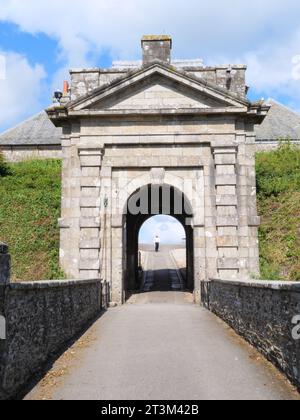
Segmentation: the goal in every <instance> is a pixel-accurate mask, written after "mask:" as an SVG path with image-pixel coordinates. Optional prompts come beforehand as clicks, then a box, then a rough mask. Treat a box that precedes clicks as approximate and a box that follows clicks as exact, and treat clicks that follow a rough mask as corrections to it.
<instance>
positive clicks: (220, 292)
mask: <svg viewBox="0 0 300 420" xmlns="http://www.w3.org/2000/svg"><path fill="white" fill-rule="evenodd" d="M202 303H203V305H204V306H205V307H206V308H207V309H209V310H210V311H211V312H213V313H215V314H216V315H218V316H219V317H220V318H222V319H223V320H224V321H225V322H227V324H229V325H230V326H231V327H232V328H233V329H234V330H235V331H236V332H237V333H238V334H240V335H241V336H243V337H244V338H245V339H246V340H247V341H248V342H250V343H251V344H252V345H254V346H255V347H256V348H257V349H258V350H259V351H260V352H261V353H262V354H263V355H264V356H265V357H266V358H267V359H268V360H269V361H270V362H272V363H273V364H274V365H275V366H276V367H277V368H279V369H280V370H281V371H282V372H283V373H285V374H286V376H287V377H288V378H289V379H290V381H292V382H293V384H295V385H296V386H297V387H298V389H299V390H300V282H281V281H263V280H260V281H255V280H249V281H224V280H222V281H220V280H211V281H208V282H203V283H202Z"/></svg>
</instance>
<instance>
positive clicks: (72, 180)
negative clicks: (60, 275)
mask: <svg viewBox="0 0 300 420" xmlns="http://www.w3.org/2000/svg"><path fill="white" fill-rule="evenodd" d="M63 133H64V135H63V136H62V153H63V162H62V201H61V204H62V209H61V219H60V220H59V226H60V265H61V267H62V268H63V270H64V271H65V273H66V275H67V276H68V277H70V278H78V277H79V258H80V253H79V236H80V228H79V219H80V178H81V171H80V162H79V157H78V150H77V143H78V141H79V139H80V126H79V125H77V124H76V125H74V124H73V126H72V128H71V127H65V128H64V130H63Z"/></svg>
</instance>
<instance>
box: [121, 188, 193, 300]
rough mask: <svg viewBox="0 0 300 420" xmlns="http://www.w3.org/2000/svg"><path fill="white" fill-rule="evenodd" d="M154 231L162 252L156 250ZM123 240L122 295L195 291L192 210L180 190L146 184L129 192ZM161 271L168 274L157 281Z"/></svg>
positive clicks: (162, 273)
mask: <svg viewBox="0 0 300 420" xmlns="http://www.w3.org/2000/svg"><path fill="white" fill-rule="evenodd" d="M156 235H157V236H159V239H160V251H161V253H155V248H154V238H155V236H156ZM123 243H124V247H123V250H124V255H123V257H124V258H123V261H124V269H123V272H124V279H123V287H124V292H125V299H128V298H129V297H130V296H131V295H132V294H134V293H142V292H147V291H152V290H153V291H154V290H155V291H159V289H162V290H161V291H167V290H168V291H178V290H181V291H190V292H193V291H194V238H193V212H192V208H191V205H190V203H189V201H188V199H187V198H186V196H185V195H184V194H183V193H182V192H181V191H179V190H178V189H176V188H174V187H171V186H169V185H159V186H158V185H147V186H145V187H143V188H141V189H139V190H137V191H136V192H135V193H134V194H132V196H131V197H130V198H129V200H128V203H127V209H126V214H125V216H124V233H123ZM153 251H154V252H153ZM156 254H158V255H156ZM149 255H150V258H151V262H150V264H149ZM146 258H148V262H147V261H145V259H146ZM163 260H164V261H165V265H166V266H165V267H163V266H162V264H163ZM147 263H148V265H147ZM159 270H161V273H157V271H159ZM154 272H156V273H154ZM164 273H165V274H164ZM163 275H165V276H168V278H166V279H165V281H158V280H157V278H160V277H161V276H163ZM147 276H148V278H147ZM149 276H150V278H149ZM151 276H154V277H155V278H156V280H155V278H154V280H153V278H151ZM170 277H171V278H173V280H172V281H171V279H170ZM166 285H169V286H168V287H167V286H166Z"/></svg>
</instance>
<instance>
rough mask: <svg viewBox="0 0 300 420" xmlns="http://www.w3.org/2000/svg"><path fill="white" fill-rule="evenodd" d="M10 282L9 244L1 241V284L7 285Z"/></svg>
mask: <svg viewBox="0 0 300 420" xmlns="http://www.w3.org/2000/svg"><path fill="white" fill-rule="evenodd" d="M9 282H10V255H9V253H8V246H7V245H6V244H4V243H2V242H0V285H1V286H3V285H7V284H8V283H9Z"/></svg>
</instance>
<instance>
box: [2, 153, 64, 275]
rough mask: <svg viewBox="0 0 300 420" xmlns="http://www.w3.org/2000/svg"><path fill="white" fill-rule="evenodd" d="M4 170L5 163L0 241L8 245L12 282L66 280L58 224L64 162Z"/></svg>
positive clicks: (43, 162)
mask: <svg viewBox="0 0 300 420" xmlns="http://www.w3.org/2000/svg"><path fill="white" fill-rule="evenodd" d="M0 162H1V159H0ZM3 167H4V165H3V162H2V165H1V164H0V197H1V199H0V241H2V242H5V243H7V244H8V245H9V249H10V253H11V256H12V278H13V280H23V281H26V280H45V279H49V280H52V279H56V278H63V273H62V272H61V270H60V269H59V264H58V260H59V256H58V253H59V229H58V225H57V219H58V218H59V217H60V199H61V162H60V161H58V160H47V161H28V162H22V163H17V164H9V165H8V164H7V165H5V170H4V169H3ZM1 168H2V169H1Z"/></svg>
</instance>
